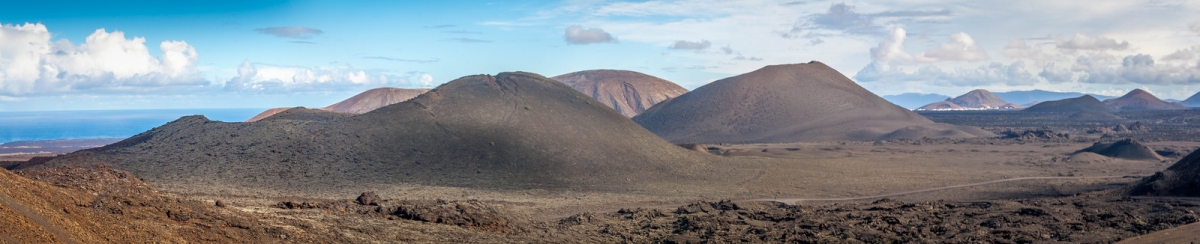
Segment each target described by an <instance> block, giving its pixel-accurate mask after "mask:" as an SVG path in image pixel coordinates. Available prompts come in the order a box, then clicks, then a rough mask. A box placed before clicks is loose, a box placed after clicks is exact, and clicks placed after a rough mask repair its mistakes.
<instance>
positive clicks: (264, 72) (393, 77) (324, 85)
mask: <svg viewBox="0 0 1200 244" xmlns="http://www.w3.org/2000/svg"><path fill="white" fill-rule="evenodd" d="M237 74H238V75H237V76H235V77H233V78H232V79H229V80H228V81H226V82H225V90H226V91H235V92H250V93H286V92H313V91H349V90H361V89H363V88H373V87H383V86H393V87H394V86H418V85H419V86H424V87H429V86H431V85H432V83H433V76H432V75H429V74H425V73H419V72H409V73H405V74H396V73H388V72H379V71H366V70H360V69H355V68H354V67H349V66H341V67H316V68H310V67H297V66H281V65H270V64H255V63H251V62H250V61H249V60H245V61H242V64H241V65H240V66H238V69H237ZM412 80H416V81H417V82H410V81H412Z"/></svg>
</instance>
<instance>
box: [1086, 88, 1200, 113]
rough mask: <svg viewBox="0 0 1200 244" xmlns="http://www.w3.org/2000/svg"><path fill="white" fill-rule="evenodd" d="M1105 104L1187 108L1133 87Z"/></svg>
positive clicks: (1150, 108)
mask: <svg viewBox="0 0 1200 244" xmlns="http://www.w3.org/2000/svg"><path fill="white" fill-rule="evenodd" d="M1104 104H1107V105H1108V106H1109V107H1112V108H1113V109H1118V110H1171V109H1185V108H1187V107H1184V106H1183V105H1182V104H1179V103H1169V102H1165V101H1163V100H1161V99H1158V97H1155V96H1154V95H1153V94H1150V93H1149V92H1146V91H1144V90H1142V89H1133V91H1130V92H1129V93H1126V94H1125V96H1121V97H1118V98H1113V99H1108V100H1104Z"/></svg>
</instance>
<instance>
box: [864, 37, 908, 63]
mask: <svg viewBox="0 0 1200 244" xmlns="http://www.w3.org/2000/svg"><path fill="white" fill-rule="evenodd" d="M907 35H908V32H906V31H904V29H903V28H893V29H892V33H891V35H888V39H887V40H884V41H883V42H880V43H879V46H877V47H873V48H871V58H872V59H873V60H874V61H875V62H878V63H884V64H886V63H890V62H892V61H893V60H909V59H912V55H909V54H908V53H907V52H904V39H905V38H907Z"/></svg>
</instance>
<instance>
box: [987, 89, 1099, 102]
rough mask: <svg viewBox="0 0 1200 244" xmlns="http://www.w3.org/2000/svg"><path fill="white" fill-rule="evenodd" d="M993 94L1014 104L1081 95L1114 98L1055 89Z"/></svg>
mask: <svg viewBox="0 0 1200 244" xmlns="http://www.w3.org/2000/svg"><path fill="white" fill-rule="evenodd" d="M993 94H996V97H999V98H1000V99H1004V101H1007V102H1009V103H1014V104H1031V103H1038V102H1045V101H1055V100H1063V99H1067V98H1075V97H1081V96H1085V95H1088V96H1092V97H1095V98H1096V99H1100V100H1104V99H1109V98H1113V97H1109V96H1101V95H1095V94H1084V93H1078V92H1053V91H1045V90H1030V91H1007V92H995V93H993Z"/></svg>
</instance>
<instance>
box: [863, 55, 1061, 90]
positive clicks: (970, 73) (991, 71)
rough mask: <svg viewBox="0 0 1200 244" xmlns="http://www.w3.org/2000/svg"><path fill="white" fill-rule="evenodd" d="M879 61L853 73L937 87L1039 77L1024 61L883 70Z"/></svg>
mask: <svg viewBox="0 0 1200 244" xmlns="http://www.w3.org/2000/svg"><path fill="white" fill-rule="evenodd" d="M878 65H880V64H877V63H872V64H871V65H868V66H867V67H866V68H863V69H862V70H860V71H859V72H858V74H856V75H855V76H854V78H855V79H857V80H859V81H863V82H873V81H884V80H886V81H920V82H925V83H926V84H927V85H934V86H969V87H977V86H983V85H995V84H1004V85H1011V86H1021V85H1031V84H1034V83H1036V82H1037V79H1036V78H1035V76H1034V75H1033V74H1031V73H1030V72H1029V71H1028V70H1027V69H1026V68H1025V62H1024V61H1019V60H1018V61H1016V62H1013V63H1010V64H1007V65H1006V64H1002V63H997V62H993V63H990V64H987V65H981V66H979V67H970V68H952V69H943V68H941V67H938V66H934V65H921V66H920V67H917V68H916V69H915V70H902V69H895V68H892V69H884V68H881V67H879V66H878Z"/></svg>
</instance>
